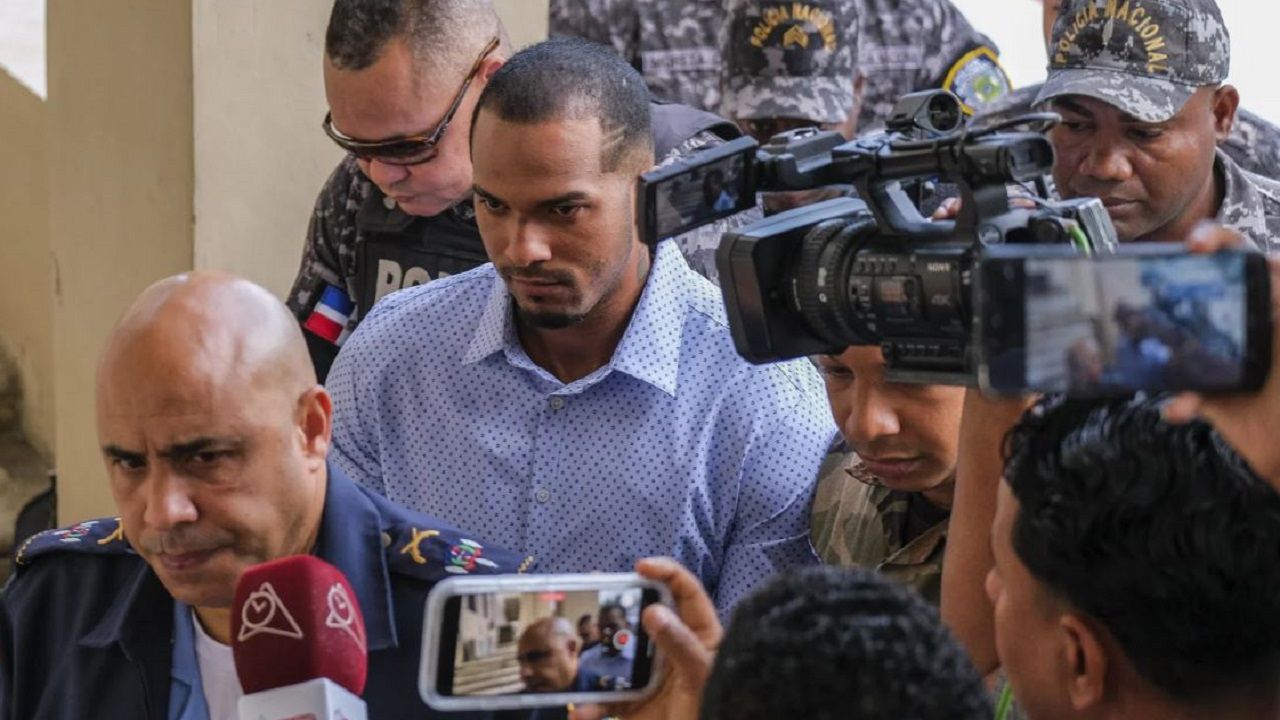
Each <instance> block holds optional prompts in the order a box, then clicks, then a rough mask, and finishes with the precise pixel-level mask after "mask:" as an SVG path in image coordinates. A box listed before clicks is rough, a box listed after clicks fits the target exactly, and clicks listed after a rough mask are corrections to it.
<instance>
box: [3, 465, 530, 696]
mask: <svg viewBox="0 0 1280 720" xmlns="http://www.w3.org/2000/svg"><path fill="white" fill-rule="evenodd" d="M314 554H315V555H316V556H317V557H319V558H321V559H323V560H325V561H326V562H329V563H331V564H332V565H334V566H336V567H337V568H338V569H339V570H341V571H342V572H343V573H344V574H345V575H346V576H347V578H348V579H349V580H350V581H351V586H352V587H353V588H354V589H355V592H356V596H357V599H358V602H359V605H360V609H361V610H362V612H363V614H364V622H365V629H366V631H367V637H368V646H369V674H368V682H367V684H366V687H365V691H364V700H365V702H366V703H367V705H368V710H369V717H372V718H392V717H394V718H438V717H459V716H458V715H455V714H449V715H444V714H441V713H437V712H434V711H432V710H430V709H429V708H428V707H427V706H426V705H425V704H423V702H422V700H421V699H420V697H419V695H418V688H417V677H418V665H419V657H420V653H421V649H422V648H421V644H422V622H423V605H424V603H425V601H426V597H427V592H428V591H429V590H431V588H432V586H434V585H435V583H437V582H438V581H440V580H442V579H444V578H446V577H451V576H454V575H458V574H493V573H522V572H526V571H528V570H529V569H530V568H531V566H532V565H533V558H530V557H527V556H524V555H520V554H517V553H513V552H510V551H507V550H504V549H501V548H498V547H493V546H489V545H487V544H484V543H482V542H480V541H478V540H476V539H475V538H472V537H471V536H469V535H467V534H466V533H463V532H460V531H458V530H456V529H453V528H451V527H449V526H447V525H445V524H444V523H442V522H440V521H438V520H436V519H434V518H432V517H430V516H427V515H424V514H422V513H417V512H413V511H410V510H406V509H404V508H400V507H397V506H395V505H392V504H391V503H390V502H388V501H387V500H386V499H385V498H382V497H381V496H378V495H376V494H374V493H371V492H369V491H367V490H365V489H364V488H361V487H359V486H357V485H356V484H355V483H353V482H352V481H351V480H350V479H348V478H347V477H346V476H345V475H343V474H342V473H341V471H340V470H338V469H337V468H335V467H334V466H333V465H332V464H331V465H330V466H329V480H328V490H327V493H326V495H325V503H324V516H323V518H322V520H321V526H320V532H319V535H318V540H317V544H316V547H315V550H314ZM173 618H174V600H173V598H172V597H171V596H170V595H169V594H168V592H167V591H166V590H165V589H164V586H163V585H162V584H161V583H160V580H159V578H157V576H156V574H155V573H154V572H153V571H152V570H151V567H150V566H149V565H148V564H147V563H146V562H145V561H144V560H143V559H142V557H141V556H139V555H138V554H137V553H135V552H134V551H133V549H132V548H131V547H130V546H129V543H128V541H127V540H126V539H125V538H124V534H123V533H122V531H121V528H120V522H119V519H118V518H115V519H110V518H108V519H100V520H90V521H87V522H83V523H80V524H78V525H75V526H73V527H70V528H64V529H60V530H50V531H47V532H44V533H40V534H39V535H36V536H34V537H32V538H31V539H30V540H29V541H28V542H27V543H26V544H25V545H24V546H23V547H22V548H21V549H20V551H19V552H18V555H17V567H16V570H15V573H14V576H13V578H12V579H11V580H10V581H9V584H8V585H7V586H6V587H5V590H4V595H3V598H0V665H2V667H3V671H2V672H0V718H6V719H7V718H22V720H42V719H48V720H54V719H57V720H64V719H65V718H95V720H114V719H116V718H119V719H120V720H126V719H127V720H166V718H167V716H168V712H169V706H170V698H169V694H170V685H171V683H170V680H171V678H170V670H171V667H172V663H173V657H172V649H173V648H172V645H173V640H174V622H173ZM472 717H475V716H474V715H473V716H472Z"/></svg>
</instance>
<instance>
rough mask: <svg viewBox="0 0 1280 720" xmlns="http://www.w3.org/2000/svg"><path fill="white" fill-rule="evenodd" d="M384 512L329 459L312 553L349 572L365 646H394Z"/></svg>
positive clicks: (381, 648) (370, 647)
mask: <svg viewBox="0 0 1280 720" xmlns="http://www.w3.org/2000/svg"><path fill="white" fill-rule="evenodd" d="M382 537H383V533H382V516H381V515H380V514H379V513H378V510H377V508H375V507H374V505H373V503H372V502H371V501H370V500H369V498H368V497H366V496H365V495H364V494H363V493H361V492H360V490H359V489H358V488H357V487H356V485H355V483H354V482H352V481H351V479H350V478H348V477H347V476H346V475H345V474H344V473H343V472H342V471H341V470H339V469H338V467H337V466H336V465H334V464H333V463H329V481H328V487H327V491H326V492H325V498H324V518H323V519H322V520H321V521H320V535H319V538H318V540H317V542H316V549H315V554H316V556H317V557H319V558H321V559H322V560H324V561H326V562H328V563H330V564H332V565H333V566H334V567H336V568H338V569H339V570H341V571H342V574H343V575H346V576H347V580H348V581H349V582H350V583H351V587H352V589H354V590H355V591H356V601H357V602H358V603H359V605H360V612H361V614H363V615H364V628H365V633H366V637H367V638H368V642H369V651H370V652H372V651H374V650H385V649H387V648H392V647H396V645H397V644H398V642H399V641H398V638H397V637H396V628H395V623H394V621H393V618H394V617H395V613H394V611H393V609H392V601H391V575H390V573H389V572H388V571H387V556H386V549H385V547H384V546H383V540H382Z"/></svg>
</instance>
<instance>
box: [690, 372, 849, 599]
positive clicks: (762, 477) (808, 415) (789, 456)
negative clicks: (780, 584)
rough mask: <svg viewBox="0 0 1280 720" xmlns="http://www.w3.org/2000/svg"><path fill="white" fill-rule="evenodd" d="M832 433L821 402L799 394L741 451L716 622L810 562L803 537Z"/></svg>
mask: <svg viewBox="0 0 1280 720" xmlns="http://www.w3.org/2000/svg"><path fill="white" fill-rule="evenodd" d="M834 434H835V428H834V426H833V425H832V421H831V413H830V411H829V410H828V409H827V406H826V400H825V398H823V397H820V396H818V395H816V394H814V393H813V392H812V391H809V392H806V393H805V394H804V395H803V396H802V397H801V399H800V401H799V402H798V403H794V404H793V406H792V407H790V408H786V409H783V410H782V411H781V412H779V413H778V414H777V415H776V416H775V419H774V423H773V426H772V428H771V429H769V430H767V431H765V432H763V433H762V434H761V436H760V437H758V438H756V439H755V441H753V442H752V444H751V446H750V447H749V448H748V449H747V455H746V460H745V462H744V464H743V466H742V467H743V470H742V478H741V483H740V491H739V496H738V508H737V514H736V518H735V521H734V527H733V529H732V530H731V531H730V535H729V540H728V543H727V544H726V548H725V552H724V561H723V563H722V565H721V571H720V581H719V583H718V584H717V587H716V591H715V603H716V609H717V611H718V612H719V613H720V616H721V618H722V619H726V618H727V617H728V616H729V613H730V611H731V610H732V609H733V607H734V605H736V604H737V602H738V601H739V600H740V599H742V598H743V597H744V596H745V595H747V594H749V593H750V592H751V591H752V590H753V589H755V588H756V587H757V586H758V585H759V584H760V583H762V582H764V581H765V580H767V579H768V578H769V577H771V576H773V575H774V574H776V573H778V572H781V571H782V570H785V569H788V568H793V567H800V566H805V565H816V564H817V563H818V557H817V555H816V554H815V553H814V550H813V545H812V544H811V542H810V539H809V526H810V517H811V510H812V506H813V496H814V489H815V487H816V485H817V481H818V472H819V467H820V465H821V464H822V460H823V458H824V457H825V456H826V453H827V448H828V447H830V445H831V439H832V437H833V435H834Z"/></svg>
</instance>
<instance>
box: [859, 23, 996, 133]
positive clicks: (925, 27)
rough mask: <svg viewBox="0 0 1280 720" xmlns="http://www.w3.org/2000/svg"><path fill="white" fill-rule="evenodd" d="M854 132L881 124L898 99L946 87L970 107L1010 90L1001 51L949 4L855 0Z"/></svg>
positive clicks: (863, 130) (977, 106) (984, 103)
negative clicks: (857, 109) (860, 86)
mask: <svg viewBox="0 0 1280 720" xmlns="http://www.w3.org/2000/svg"><path fill="white" fill-rule="evenodd" d="M858 4H859V9H858V17H859V34H860V36H861V37H860V40H859V43H858V46H859V54H858V70H859V71H860V72H861V73H862V74H863V75H864V76H866V88H865V90H864V91H863V96H862V112H861V114H860V115H859V118H858V132H859V133H861V132H865V131H867V130H873V129H875V128H877V127H879V126H881V125H883V124H884V121H885V120H886V119H888V117H889V115H890V113H892V112H893V106H894V105H895V104H896V103H897V102H898V98H900V97H902V96H903V95H905V94H907V93H910V92H916V91H919V90H930V89H934V88H945V89H947V90H950V91H951V92H953V93H955V94H956V95H957V96H959V97H960V99H961V100H963V101H964V102H965V103H966V104H967V105H968V106H970V107H971V108H980V107H982V106H983V105H986V104H987V103H990V102H993V101H995V100H998V99H999V98H1001V97H1002V96H1004V95H1005V94H1006V93H1008V92H1009V89H1010V87H1011V85H1010V83H1009V77H1008V76H1007V75H1006V74H1005V72H1004V69H1003V68H1001V67H1000V62H999V50H998V49H997V48H996V46H995V44H994V43H993V42H991V40H990V39H989V38H987V37H986V36H985V35H983V34H981V33H979V32H978V31H977V30H975V29H974V28H973V26H972V25H970V24H969V21H968V20H967V19H965V17H964V15H963V14H962V13H961V12H960V10H959V9H958V8H957V7H956V6H955V5H953V4H952V3H951V2H950V0H858Z"/></svg>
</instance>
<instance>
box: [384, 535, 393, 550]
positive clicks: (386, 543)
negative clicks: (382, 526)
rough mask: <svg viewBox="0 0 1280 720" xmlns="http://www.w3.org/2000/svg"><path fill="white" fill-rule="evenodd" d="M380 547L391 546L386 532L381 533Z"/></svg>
mask: <svg viewBox="0 0 1280 720" xmlns="http://www.w3.org/2000/svg"><path fill="white" fill-rule="evenodd" d="M382 547H384V548H388V547H391V535H389V534H387V533H382Z"/></svg>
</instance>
